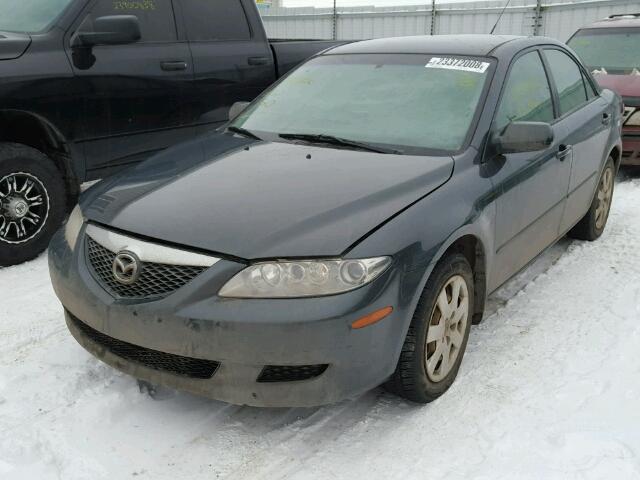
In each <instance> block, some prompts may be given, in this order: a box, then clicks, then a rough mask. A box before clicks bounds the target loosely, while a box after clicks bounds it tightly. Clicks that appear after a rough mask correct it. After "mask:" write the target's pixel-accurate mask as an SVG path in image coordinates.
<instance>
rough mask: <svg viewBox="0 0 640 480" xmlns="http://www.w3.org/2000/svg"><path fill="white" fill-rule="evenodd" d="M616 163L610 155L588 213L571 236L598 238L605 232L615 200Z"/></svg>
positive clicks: (574, 228)
mask: <svg viewBox="0 0 640 480" xmlns="http://www.w3.org/2000/svg"><path fill="white" fill-rule="evenodd" d="M615 172H616V168H615V164H614V163H613V158H611V157H609V159H608V160H607V164H606V165H605V167H604V170H603V171H602V174H601V175H600V180H599V181H598V187H597V189H596V193H595V195H594V197H593V201H592V202H591V206H590V207H589V211H588V212H587V214H586V215H585V216H584V217H583V218H582V219H581V220H580V222H578V224H577V225H576V226H575V227H573V228H572V229H571V230H570V231H569V236H570V237H571V238H576V239H578V240H589V241H593V240H597V239H598V238H600V235H602V232H604V228H605V227H606V225H607V220H608V219H609V211H610V210H611V201H612V200H613V189H614V182H615Z"/></svg>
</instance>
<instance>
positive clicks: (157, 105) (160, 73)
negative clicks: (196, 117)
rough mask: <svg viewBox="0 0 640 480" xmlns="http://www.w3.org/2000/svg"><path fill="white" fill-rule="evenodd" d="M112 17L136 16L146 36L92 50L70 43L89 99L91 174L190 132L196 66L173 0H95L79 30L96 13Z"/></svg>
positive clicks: (78, 79) (86, 130) (80, 85)
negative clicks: (188, 98) (187, 99)
mask: <svg viewBox="0 0 640 480" xmlns="http://www.w3.org/2000/svg"><path fill="white" fill-rule="evenodd" d="M107 15H135V16H137V17H138V20H139V21H140V27H141V33H142V38H141V40H140V41H139V42H136V43H133V44H129V45H115V46H107V45H103V46H95V47H93V48H92V49H91V50H90V51H88V52H87V51H86V50H84V49H73V48H71V47H68V55H69V58H70V59H71V61H72V64H73V70H74V74H75V76H76V84H77V88H78V91H77V92H76V93H77V94H78V95H80V96H82V98H83V105H84V108H83V115H84V129H83V130H84V132H83V139H82V144H83V146H84V151H85V158H86V167H87V174H88V175H87V176H88V177H89V178H95V177H99V176H101V175H105V174H107V173H109V170H111V169H112V168H113V167H117V166H121V165H123V164H128V163H131V162H135V161H138V160H141V159H143V158H146V157H148V156H149V155H150V154H152V153H154V152H156V151H158V150H160V149H163V148H166V147H168V146H169V145H171V144H173V143H176V142H177V141H180V140H182V139H184V138H187V137H188V136H189V132H188V131H187V129H185V128H183V127H184V126H185V125H186V122H187V119H188V115H189V114H188V112H187V111H186V110H185V107H184V105H183V99H184V94H185V90H186V89H187V88H189V86H190V84H191V82H192V81H193V65H192V62H191V54H190V51H189V46H188V44H187V42H186V41H181V40H180V39H179V38H178V34H177V28H176V22H175V16H174V13H173V5H172V2H171V0H144V1H139V2H121V1H114V0H95V1H93V2H91V3H90V4H89V5H88V7H87V9H86V10H85V11H84V13H83V14H82V15H81V17H80V19H79V20H78V24H77V26H76V28H77V29H79V30H81V31H82V30H85V31H90V30H91V28H92V23H93V20H94V19H95V18H98V17H101V16H107ZM72 33H73V32H70V34H72ZM66 43H67V45H69V43H70V42H69V38H68V39H67V40H66Z"/></svg>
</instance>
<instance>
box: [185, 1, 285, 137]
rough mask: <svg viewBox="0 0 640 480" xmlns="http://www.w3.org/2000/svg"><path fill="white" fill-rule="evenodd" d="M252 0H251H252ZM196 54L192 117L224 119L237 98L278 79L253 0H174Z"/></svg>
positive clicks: (206, 124)
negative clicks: (244, 1) (245, 1)
mask: <svg viewBox="0 0 640 480" xmlns="http://www.w3.org/2000/svg"><path fill="white" fill-rule="evenodd" d="M250 1H251V2H252V1H253V0H250ZM175 4H176V7H178V8H177V10H178V15H179V16H180V17H181V19H182V24H183V25H184V28H185V31H186V36H187V38H188V40H189V46H190V48H191V55H192V58H193V65H194V74H195V83H194V85H193V88H191V89H190V90H189V94H188V95H187V99H186V102H187V103H188V105H189V112H191V115H192V116H191V118H190V122H191V123H192V124H193V125H199V126H202V127H203V128H211V127H213V126H216V125H219V124H220V123H222V122H226V121H227V120H228V117H229V108H230V107H231V105H233V103H235V102H237V101H250V100H253V99H254V98H255V97H256V96H258V94H260V92H262V91H263V90H264V89H265V88H267V87H268V86H269V85H271V84H272V83H273V82H274V80H275V79H276V75H275V65H274V60H273V54H272V52H271V47H270V45H269V42H268V40H267V38H266V35H265V33H264V29H263V27H262V21H261V19H260V16H259V14H258V11H257V8H256V7H255V5H253V4H249V3H248V2H247V3H246V4H243V2H242V1H241V0H215V1H211V0H176V1H175Z"/></svg>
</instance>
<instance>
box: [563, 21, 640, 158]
mask: <svg viewBox="0 0 640 480" xmlns="http://www.w3.org/2000/svg"><path fill="white" fill-rule="evenodd" d="M567 43H568V44H569V46H570V47H571V48H572V49H573V50H574V51H575V52H576V53H577V54H578V55H580V57H582V60H583V61H584V63H585V65H587V66H588V67H589V69H590V70H591V72H592V74H593V76H594V78H595V79H596V80H597V81H598V83H599V84H600V85H601V86H602V87H604V88H609V89H611V90H613V91H615V92H617V93H618V94H619V95H620V96H621V97H622V99H623V101H624V105H625V113H624V116H623V125H622V141H623V158H622V164H623V165H640V13H636V14H620V15H611V16H610V17H608V18H606V19H604V20H601V21H598V22H596V23H593V24H591V25H589V26H587V27H584V28H581V29H580V30H578V31H577V32H576V33H575V34H574V35H573V36H572V37H571V38H570V39H569V41H568V42H567Z"/></svg>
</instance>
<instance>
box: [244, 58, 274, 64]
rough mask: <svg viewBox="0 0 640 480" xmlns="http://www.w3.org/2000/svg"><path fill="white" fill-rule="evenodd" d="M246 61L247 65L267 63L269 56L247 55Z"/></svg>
mask: <svg viewBox="0 0 640 480" xmlns="http://www.w3.org/2000/svg"><path fill="white" fill-rule="evenodd" d="M247 62H249V65H267V64H268V63H269V57H249V59H248V60H247Z"/></svg>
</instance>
